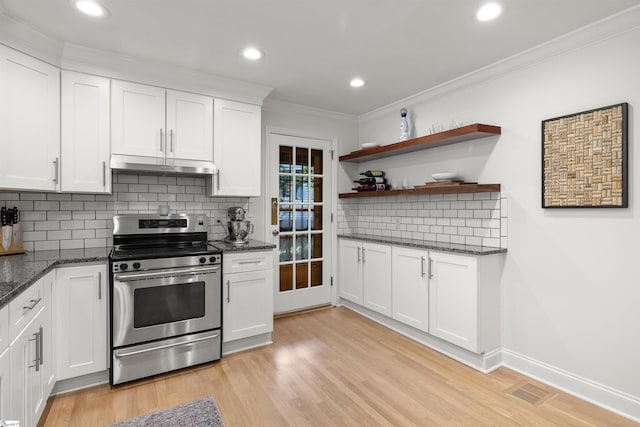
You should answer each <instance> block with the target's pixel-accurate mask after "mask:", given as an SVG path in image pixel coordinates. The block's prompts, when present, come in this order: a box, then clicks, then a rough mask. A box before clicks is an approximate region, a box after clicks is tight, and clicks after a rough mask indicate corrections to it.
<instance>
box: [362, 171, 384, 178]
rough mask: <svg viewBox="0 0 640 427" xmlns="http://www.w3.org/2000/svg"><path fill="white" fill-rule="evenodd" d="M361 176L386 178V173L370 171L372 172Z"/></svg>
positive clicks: (365, 172)
mask: <svg viewBox="0 0 640 427" xmlns="http://www.w3.org/2000/svg"><path fill="white" fill-rule="evenodd" d="M360 175H364V176H366V177H369V178H372V177H378V176H380V177H383V176H384V171H376V170H370V171H364V172H360Z"/></svg>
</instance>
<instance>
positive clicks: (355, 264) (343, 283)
mask: <svg viewBox="0 0 640 427" xmlns="http://www.w3.org/2000/svg"><path fill="white" fill-rule="evenodd" d="M361 263H362V243H361V242H358V241H356V240H350V239H340V240H339V241H338V283H339V284H340V296H341V297H342V298H344V299H346V300H349V301H351V302H355V303H356V304H361V305H362V301H363V299H362V294H363V288H362V264H361Z"/></svg>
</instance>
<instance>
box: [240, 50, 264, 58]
mask: <svg viewBox="0 0 640 427" xmlns="http://www.w3.org/2000/svg"><path fill="white" fill-rule="evenodd" d="M242 56H244V57H245V58H247V59H250V60H252V61H257V60H258V59H260V58H262V57H263V56H264V53H263V52H262V51H261V50H260V49H256V48H255V47H248V48H246V49H244V50H243V51H242Z"/></svg>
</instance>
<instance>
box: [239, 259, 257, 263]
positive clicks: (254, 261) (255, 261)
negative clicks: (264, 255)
mask: <svg viewBox="0 0 640 427" xmlns="http://www.w3.org/2000/svg"><path fill="white" fill-rule="evenodd" d="M261 262H262V260H259V259H256V260H251V261H238V264H260V263H261Z"/></svg>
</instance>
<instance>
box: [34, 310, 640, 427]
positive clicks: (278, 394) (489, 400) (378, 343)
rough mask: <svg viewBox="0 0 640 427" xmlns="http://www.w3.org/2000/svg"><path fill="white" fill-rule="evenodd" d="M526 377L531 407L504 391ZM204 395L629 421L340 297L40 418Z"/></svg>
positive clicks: (328, 421)
mask: <svg viewBox="0 0 640 427" xmlns="http://www.w3.org/2000/svg"><path fill="white" fill-rule="evenodd" d="M524 383H531V384H534V385H536V386H539V387H541V388H542V389H544V390H547V391H550V392H552V393H554V395H553V396H552V397H551V398H548V399H547V400H546V401H544V402H543V403H541V404H539V405H538V406H533V405H532V404H530V403H528V402H525V401H523V400H521V399H519V398H517V397H514V396H512V395H510V394H508V393H507V392H506V391H507V390H509V389H512V388H513V387H515V386H517V385H519V384H524ZM204 396H213V398H214V399H215V400H216V402H217V404H218V407H219V409H220V412H221V414H222V418H223V421H224V422H225V425H226V426H227V427H236V426H378V425H387V426H413V425H415V426H489V425H490V426H630V425H637V424H635V423H633V422H632V421H630V420H627V419H625V418H623V417H621V416H618V415H616V414H613V413H611V412H608V411H606V410H604V409H601V408H598V407H596V406H594V405H591V404H589V403H587V402H584V401H582V400H580V399H577V398H575V397H572V396H570V395H567V394H566V393H563V392H561V391H558V390H554V389H552V388H550V387H548V386H545V385H543V384H540V383H537V382H535V381H533V380H531V379H529V378H527V377H525V376H523V375H520V374H518V373H516V372H514V371H511V370H509V369H506V368H501V369H498V370H496V371H494V372H493V373H491V374H488V375H485V374H482V373H479V372H477V371H475V370H473V369H471V368H468V367H466V366H464V365H462V364H460V363H458V362H456V361H454V360H452V359H449V358H448V357H446V356H443V355H441V354H439V353H437V352H435V351H432V350H430V349H428V348H426V347H424V346H422V345H420V344H417V343H415V342H413V341H411V340H409V339H408V338H405V337H403V336H401V335H399V334H397V333H395V332H393V331H391V330H389V329H387V328H385V327H383V326H380V325H378V324H376V323H375V322H373V321H370V320H368V319H366V318H364V317H362V316H360V315H358V314H356V313H354V312H351V311H350V310H348V309H345V308H329V309H325V310H318V311H313V312H309V313H303V314H297V315H293V316H289V317H283V318H280V319H277V320H276V321H275V332H274V345H272V346H268V347H262V348H259V349H255V350H249V351H245V352H242V353H237V354H234V355H230V356H226V357H224V358H223V359H222V360H220V361H219V362H214V363H211V364H208V365H203V366H199V367H195V368H191V369H186V370H183V371H180V372H178V373H172V374H167V375H163V376H159V377H155V378H152V379H147V380H141V381H138V382H135V383H132V384H127V385H124V386H119V387H114V388H111V387H109V386H99V387H95V388H92V389H89V390H85V391H81V392H75V393H70V394H66V395H62V396H57V397H55V398H53V399H52V402H51V401H50V406H49V412H48V415H47V417H46V419H45V421H44V423H41V424H44V425H46V426H102V425H107V424H111V423H114V422H117V421H122V420H125V419H127V418H131V417H135V416H138V415H142V414H145V413H148V412H152V411H157V410H160V409H164V408H168V407H170V406H174V405H178V404H180V403H184V402H188V401H191V400H194V399H198V398H201V397H204Z"/></svg>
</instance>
